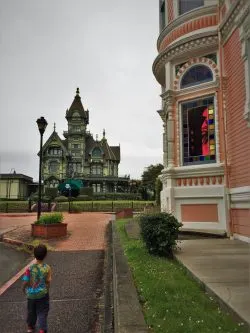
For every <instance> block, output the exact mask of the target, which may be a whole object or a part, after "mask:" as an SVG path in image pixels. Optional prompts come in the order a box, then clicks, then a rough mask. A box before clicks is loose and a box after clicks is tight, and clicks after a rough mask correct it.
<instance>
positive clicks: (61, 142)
mask: <svg viewBox="0 0 250 333" xmlns="http://www.w3.org/2000/svg"><path fill="white" fill-rule="evenodd" d="M53 141H56V143H57V144H58V145H59V146H60V147H61V148H62V150H63V152H64V153H65V155H68V150H67V146H66V145H65V144H64V142H65V140H61V138H60V137H59V135H58V134H57V132H56V131H55V130H54V131H53V132H52V133H51V135H50V137H49V138H48V140H47V141H46V142H45V144H44V145H43V148H42V149H43V152H44V151H45V150H46V149H47V148H48V147H49V146H50V145H51V143H52V142H53ZM39 154H40V152H39V153H38V156H39Z"/></svg>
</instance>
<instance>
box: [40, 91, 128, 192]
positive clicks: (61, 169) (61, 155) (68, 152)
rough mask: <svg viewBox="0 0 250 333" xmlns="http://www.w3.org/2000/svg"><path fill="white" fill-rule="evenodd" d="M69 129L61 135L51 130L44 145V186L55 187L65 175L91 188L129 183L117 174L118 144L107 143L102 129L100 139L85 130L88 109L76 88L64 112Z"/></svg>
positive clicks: (122, 187)
mask: <svg viewBox="0 0 250 333" xmlns="http://www.w3.org/2000/svg"><path fill="white" fill-rule="evenodd" d="M65 118H66V120H67V123H68V130H67V131H64V132H63V135H64V139H61V138H60V137H59V135H58V134H57V132H56V128H55V125H54V131H53V133H52V134H51V135H50V137H49V139H48V140H47V142H46V143H45V144H44V145H43V167H42V178H43V181H44V184H45V186H46V187H56V186H58V184H59V183H61V182H64V181H65V180H66V179H72V178H73V179H78V180H81V181H82V183H83V186H84V187H86V186H88V187H89V186H90V187H92V188H93V190H94V192H119V191H124V190H125V189H126V188H127V186H128V181H129V177H128V176H124V177H119V176H118V168H119V163H120V145H119V146H109V144H108V141H107V139H106V136H105V130H103V137H102V139H101V140H98V139H97V138H96V139H94V138H93V135H92V134H91V133H90V132H89V131H88V130H87V126H88V124H89V111H88V110H85V109H84V107H83V105H82V102H81V97H80V95H79V88H77V90H76V96H75V98H74V100H73V102H72V104H71V106H70V108H69V109H67V110H66V116H65Z"/></svg>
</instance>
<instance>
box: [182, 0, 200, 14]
mask: <svg viewBox="0 0 250 333" xmlns="http://www.w3.org/2000/svg"><path fill="white" fill-rule="evenodd" d="M202 6H204V0H179V15H182V14H185V13H187V12H189V11H190V10H193V9H196V8H198V7H202Z"/></svg>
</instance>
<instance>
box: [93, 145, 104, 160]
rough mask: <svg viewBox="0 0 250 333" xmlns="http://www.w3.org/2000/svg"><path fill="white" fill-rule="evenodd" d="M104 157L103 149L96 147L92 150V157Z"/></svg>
mask: <svg viewBox="0 0 250 333" xmlns="http://www.w3.org/2000/svg"><path fill="white" fill-rule="evenodd" d="M101 157H102V151H101V149H100V148H98V147H96V148H94V149H93V150H92V158H101Z"/></svg>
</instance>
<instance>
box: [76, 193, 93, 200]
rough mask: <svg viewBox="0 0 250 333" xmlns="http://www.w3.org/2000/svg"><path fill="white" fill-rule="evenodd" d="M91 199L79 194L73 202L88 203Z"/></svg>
mask: <svg viewBox="0 0 250 333" xmlns="http://www.w3.org/2000/svg"><path fill="white" fill-rule="evenodd" d="M90 200H91V197H89V196H88V195H85V194H80V195H78V197H77V198H75V201H90Z"/></svg>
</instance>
